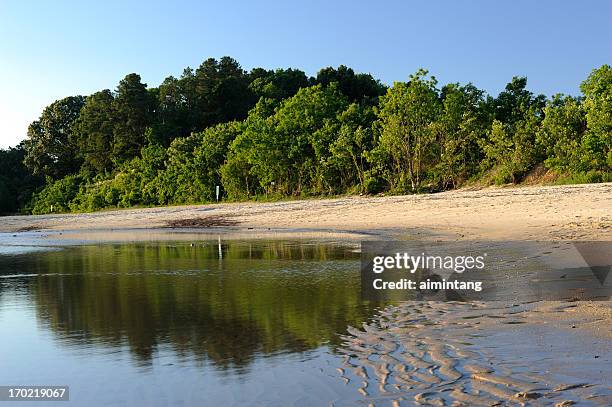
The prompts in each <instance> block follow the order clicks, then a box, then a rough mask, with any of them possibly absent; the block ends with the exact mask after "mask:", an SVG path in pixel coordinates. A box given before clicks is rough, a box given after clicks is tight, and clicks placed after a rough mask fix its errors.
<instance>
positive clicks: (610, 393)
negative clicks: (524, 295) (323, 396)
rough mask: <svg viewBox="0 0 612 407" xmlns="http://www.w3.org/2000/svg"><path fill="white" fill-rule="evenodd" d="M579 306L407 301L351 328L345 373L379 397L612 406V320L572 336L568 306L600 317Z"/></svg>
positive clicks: (373, 399)
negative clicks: (596, 330) (611, 325)
mask: <svg viewBox="0 0 612 407" xmlns="http://www.w3.org/2000/svg"><path fill="white" fill-rule="evenodd" d="M579 307H588V305H586V304H582V305H578V304H577V303H567V302H548V303H535V304H523V305H517V304H503V303H478V302H475V303H469V304H466V303H448V302H405V303H402V304H400V305H398V306H392V307H388V308H386V309H385V310H383V311H382V312H380V313H379V315H377V316H376V317H375V318H373V319H372V321H369V322H368V323H365V324H363V326H362V327H359V328H352V327H350V328H349V329H348V332H349V333H348V335H345V336H344V344H343V346H342V348H341V349H340V351H341V352H342V353H344V354H345V358H344V363H343V366H342V367H341V368H339V369H338V371H337V372H338V376H339V379H341V380H343V381H344V382H345V383H346V385H347V386H352V387H353V388H354V390H355V392H358V393H359V394H361V395H362V396H363V397H364V398H365V399H366V401H367V402H369V403H371V404H374V405H380V404H383V405H399V404H406V405H411V404H419V405H441V406H443V405H466V406H470V405H489V406H493V405H536V406H539V405H560V406H565V405H573V404H574V403H576V404H579V405H598V406H608V405H611V404H612V383H610V379H609V378H610V374H612V364H611V363H610V356H611V352H610V337H609V329H608V330H607V332H603V331H601V332H600V334H601V335H594V336H590V335H580V334H578V335H568V334H567V331H566V330H565V329H564V326H563V325H567V324H568V323H570V322H569V321H568V318H567V314H568V313H575V314H580V315H581V319H582V320H584V319H585V318H586V319H587V320H588V321H589V323H599V324H601V317H602V312H601V308H600V309H599V312H597V313H594V314H591V315H589V314H587V313H579V312H578V309H579ZM606 309H607V310H606V313H607V316H606V318H609V317H610V313H611V312H612V309H611V308H610V304H609V303H608V304H607V308H606ZM574 316H575V315H574ZM571 318H572V317H570V319H571ZM608 321H609V319H608ZM608 328H609V325H608Z"/></svg>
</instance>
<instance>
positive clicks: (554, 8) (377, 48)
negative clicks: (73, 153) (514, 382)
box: [0, 0, 612, 147]
mask: <svg viewBox="0 0 612 407" xmlns="http://www.w3.org/2000/svg"><path fill="white" fill-rule="evenodd" d="M128 3H129V4H128ZM224 55H229V56H232V57H234V58H235V59H237V60H238V61H239V62H240V63H241V64H242V66H243V68H245V69H251V68H253V67H258V66H261V67H264V68H280V67H295V68H300V69H302V70H304V71H306V73H307V74H309V75H313V74H315V73H316V72H317V71H318V70H319V69H320V68H322V67H325V66H338V65H340V64H345V65H348V66H350V67H352V68H354V69H355V70H356V71H360V72H369V73H371V74H372V75H374V76H375V77H376V78H379V79H381V80H382V81H383V82H385V83H388V84H391V83H393V81H401V80H406V78H407V77H408V75H409V74H410V73H412V72H414V71H415V70H417V69H418V68H419V67H424V68H427V69H429V70H430V72H431V73H432V74H434V75H435V76H436V77H437V78H438V79H439V80H440V82H441V83H447V82H473V83H474V84H475V85H476V86H478V87H480V88H483V89H485V90H486V91H488V92H489V93H491V94H497V93H498V92H499V91H500V90H501V89H502V88H503V87H504V85H505V84H506V83H507V82H508V81H509V80H510V79H511V77H512V76H514V75H526V76H527V77H528V79H529V82H528V84H529V87H530V88H531V90H533V91H534V92H538V93H544V94H546V95H551V94H553V93H556V92H564V93H569V94H578V92H579V90H578V86H579V84H580V82H581V81H582V80H583V79H584V78H585V77H586V76H587V75H588V73H589V72H590V71H591V69H593V68H595V67H598V66H600V65H602V64H604V63H608V64H610V63H612V1H609V0H602V1H590V0H585V1H563V0H555V1H551V0H545V1H544V0H537V1H536V0H531V1H524V0H520V1H517V0H512V1H510V0H508V1H497V0H486V1H485V0H482V1H467V0H464V1H451V0H449V1H432V0H428V1H409V0H403V1H378V2H376V1H359V0H352V1H344V0H342V1H340V0H327V1H318V0H317V1H288V0H282V1H227V0H224V1H204V0H201V1H178V0H174V1H167V2H156V1H154V0H148V1H127V0H124V1H108V0H107V1H95V2H94V1H89V2H87V1H62V0H56V1H39V2H37V1H21V0H19V1H13V0H2V1H0V89H1V90H2V95H1V97H0V147H7V146H10V145H16V144H17V143H18V142H19V141H20V140H22V139H23V138H25V134H26V129H27V125H28V124H29V123H30V122H31V121H32V120H35V119H36V118H37V117H38V116H39V115H40V112H41V110H42V109H43V108H44V106H46V105H48V104H49V103H51V102H53V101H54V100H56V99H59V98H62V97H65V96H69V95H76V94H83V95H87V94H90V93H92V92H94V91H97V90H100V89H105V88H110V89H114V88H115V86H116V84H117V82H118V81H119V80H120V79H121V78H122V77H123V76H125V74H127V73H130V72H136V73H139V74H140V75H141V76H142V78H143V80H144V81H145V82H146V83H148V85H149V86H157V85H158V84H159V83H160V82H161V81H162V80H163V78H164V77H166V76H168V75H175V76H178V75H180V73H181V72H182V70H183V68H184V67H186V66H192V67H197V66H198V65H199V64H200V62H202V61H203V60H204V59H205V58H207V57H216V58H219V57H221V56H224Z"/></svg>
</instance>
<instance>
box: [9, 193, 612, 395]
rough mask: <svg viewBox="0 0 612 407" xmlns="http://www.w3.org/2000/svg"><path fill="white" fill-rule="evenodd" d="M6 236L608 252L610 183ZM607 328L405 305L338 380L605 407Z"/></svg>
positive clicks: (598, 313)
mask: <svg viewBox="0 0 612 407" xmlns="http://www.w3.org/2000/svg"><path fill="white" fill-rule="evenodd" d="M0 232H3V233H2V234H3V235H4V239H5V241H6V240H7V239H9V240H10V239H12V241H18V242H21V243H19V244H24V245H27V244H28V242H31V241H32V240H37V241H39V242H40V241H43V242H44V241H50V240H53V241H54V244H56V245H57V244H60V245H61V243H62V242H66V243H67V244H71V243H69V242H70V241H72V242H80V243H83V242H88V241H92V242H105V241H134V240H165V239H166V240H192V241H193V240H194V239H195V240H197V239H207V238H214V239H217V238H219V239H221V237H219V236H223V237H222V238H223V239H227V238H239V239H248V238H260V237H266V238H270V237H303V238H328V239H343V240H358V239H364V238H368V239H378V238H382V239H398V240H406V239H410V240H411V239H418V240H422V241H463V240H465V241H472V240H473V241H498V242H504V241H512V240H514V241H525V240H539V241H591V240H598V241H612V184H610V183H607V184H592V185H571V186H546V187H544V186H529V187H508V188H486V189H480V190H457V191H449V192H444V193H439V194H431V195H412V196H378V197H342V198H335V199H311V200H301V201H285V202H269V203H254V202H247V203H222V204H215V205H198V206H181V207H178V206H177V207H165V208H144V209H129V210H115V211H105V212H98V213H91V214H58V215H46V216H11V217H4V218H0ZM0 243H1V242H0ZM77 244H79V243H77ZM611 324H612V306H611V303H610V301H577V302H573V301H536V302H525V303H512V302H508V301H502V302H499V303H496V302H484V303H479V302H476V303H471V304H470V303H453V302H431V301H430V302H422V303H421V302H404V303H400V304H399V305H397V306H392V307H388V308H386V309H384V310H381V311H380V313H379V314H377V315H375V316H374V317H373V318H372V320H371V321H368V322H367V323H366V322H364V324H363V326H361V327H349V329H348V333H347V334H345V335H344V336H343V339H344V344H343V346H342V348H341V349H340V352H342V353H344V354H345V355H346V356H345V359H344V364H343V366H342V367H341V368H338V369H337V372H338V374H337V376H338V379H339V380H342V381H344V382H345V383H346V385H348V386H352V387H354V390H355V392H358V393H359V394H360V395H362V396H363V397H365V398H366V399H369V400H371V401H372V402H374V401H384V400H392V399H393V400H400V401H401V400H408V401H410V402H411V403H416V404H424V405H448V404H447V403H451V402H456V403H459V404H458V405H485V404H486V405H549V404H550V405H553V404H554V405H559V406H566V405H572V403H574V402H578V403H585V404H586V405H591V404H593V405H609V403H610V402H612V389H611V388H610V387H609V386H608V385H607V383H606V382H605V380H603V381H602V380H601V378H602V377H605V375H606V374H608V373H609V366H610V364H609V362H610V360H609V357H610V349H609V343H610V340H611V339H612V336H611V335H612V333H611V331H610V329H609V327H610V326H611ZM517 355H519V356H517ZM560 356H563V357H562V358H560ZM602 375H603V376H602ZM499 403H501V404H499Z"/></svg>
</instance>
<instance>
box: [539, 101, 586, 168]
mask: <svg viewBox="0 0 612 407" xmlns="http://www.w3.org/2000/svg"><path fill="white" fill-rule="evenodd" d="M585 130H586V117H585V114H584V109H583V106H582V105H581V103H580V100H579V99H576V98H573V97H570V96H563V95H555V96H554V97H553V99H552V100H551V101H549V102H548V103H547V105H546V107H545V108H544V120H542V126H541V128H540V129H539V130H538V132H537V136H536V141H537V143H538V144H539V145H540V146H541V148H542V149H543V152H544V155H545V156H546V157H547V158H546V159H545V160H544V164H546V166H547V167H548V168H551V169H554V170H556V171H559V172H565V171H572V170H577V171H580V170H581V168H580V167H581V165H580V161H581V157H580V148H581V143H582V138H583V136H584V132H585Z"/></svg>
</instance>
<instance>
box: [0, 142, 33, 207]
mask: <svg viewBox="0 0 612 407" xmlns="http://www.w3.org/2000/svg"><path fill="white" fill-rule="evenodd" d="M24 158H25V150H24V146H23V143H22V144H20V145H18V146H17V147H15V148H9V149H8V150H2V149H0V214H10V213H15V212H18V211H20V210H27V205H28V203H29V201H30V199H31V197H32V193H34V191H36V190H37V189H38V188H39V187H41V186H42V185H43V183H44V179H42V178H41V177H39V176H35V175H32V174H31V173H30V171H29V170H28V168H26V166H25V165H24V164H23V160H24Z"/></svg>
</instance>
